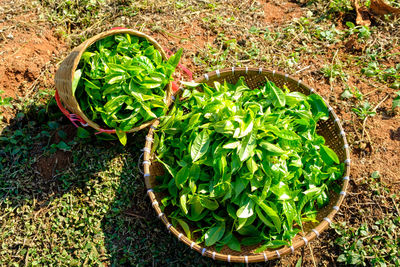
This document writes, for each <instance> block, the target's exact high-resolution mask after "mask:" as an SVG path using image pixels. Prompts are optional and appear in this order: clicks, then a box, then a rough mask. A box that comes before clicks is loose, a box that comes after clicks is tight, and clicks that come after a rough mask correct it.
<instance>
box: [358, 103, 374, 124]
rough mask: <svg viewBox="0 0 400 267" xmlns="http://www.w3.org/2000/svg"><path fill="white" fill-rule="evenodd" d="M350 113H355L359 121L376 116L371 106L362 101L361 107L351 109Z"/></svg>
mask: <svg viewBox="0 0 400 267" xmlns="http://www.w3.org/2000/svg"><path fill="white" fill-rule="evenodd" d="M352 111H353V112H354V113H356V114H357V116H358V117H359V118H360V119H361V120H364V119H365V118H367V117H368V116H370V117H373V116H375V115H376V112H375V111H373V110H372V107H371V104H370V103H369V102H368V101H364V102H362V104H361V105H359V106H357V107H355V108H352Z"/></svg>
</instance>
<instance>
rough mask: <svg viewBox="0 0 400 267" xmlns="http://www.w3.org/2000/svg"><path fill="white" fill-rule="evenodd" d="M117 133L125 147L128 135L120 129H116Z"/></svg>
mask: <svg viewBox="0 0 400 267" xmlns="http://www.w3.org/2000/svg"><path fill="white" fill-rule="evenodd" d="M115 133H116V134H117V136H118V140H119V141H120V142H121V144H122V145H124V146H125V145H126V142H127V137H126V133H125V132H124V131H122V130H120V129H119V128H117V129H115Z"/></svg>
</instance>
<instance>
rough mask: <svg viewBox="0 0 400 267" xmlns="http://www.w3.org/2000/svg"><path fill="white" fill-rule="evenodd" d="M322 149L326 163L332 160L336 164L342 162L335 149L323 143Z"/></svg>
mask: <svg viewBox="0 0 400 267" xmlns="http://www.w3.org/2000/svg"><path fill="white" fill-rule="evenodd" d="M320 151H321V156H322V159H323V160H324V161H325V162H326V164H331V163H332V162H335V163H336V164H339V163H340V162H339V158H338V156H337V155H336V153H335V151H333V150H332V149H330V148H329V147H327V146H324V145H321V150H320Z"/></svg>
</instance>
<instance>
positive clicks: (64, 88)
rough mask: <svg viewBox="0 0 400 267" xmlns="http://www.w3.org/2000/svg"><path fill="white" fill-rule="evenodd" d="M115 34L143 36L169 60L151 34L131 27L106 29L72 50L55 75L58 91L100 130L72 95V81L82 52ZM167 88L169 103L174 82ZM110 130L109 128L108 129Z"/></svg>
mask: <svg viewBox="0 0 400 267" xmlns="http://www.w3.org/2000/svg"><path fill="white" fill-rule="evenodd" d="M115 34H130V35H134V36H138V37H142V38H145V39H147V40H148V41H149V42H150V43H151V44H153V45H154V47H155V48H156V49H157V50H158V51H159V52H160V53H161V55H162V58H163V60H167V56H166V54H165V52H164V49H163V48H162V47H161V46H160V45H159V44H158V43H157V42H156V41H155V40H154V39H153V38H152V37H150V36H148V35H146V34H144V33H141V32H138V31H135V30H130V29H114V30H110V31H106V32H103V33H100V34H98V35H96V36H94V37H92V38H90V39H88V40H86V41H85V42H83V43H82V44H80V45H79V46H77V47H76V48H74V49H73V50H72V52H71V53H70V54H69V55H68V57H66V58H65V59H64V61H63V62H62V63H61V65H60V67H59V68H58V70H57V72H56V75H55V84H56V89H57V92H58V94H59V96H60V98H61V101H62V103H63V104H64V106H65V108H66V109H67V110H68V111H70V112H72V113H74V114H75V115H77V116H78V117H80V118H82V119H83V120H84V121H85V122H86V123H87V124H88V125H89V126H90V127H92V128H94V129H96V130H98V131H104V130H103V129H101V127H100V126H99V125H98V124H97V123H95V122H93V121H91V120H90V119H89V118H88V117H87V116H86V115H85V114H84V113H83V112H82V110H81V108H80V107H79V103H78V101H77V100H76V98H75V97H74V96H73V95H72V81H73V78H74V74H75V70H76V68H77V67H78V64H79V61H80V59H81V56H82V54H83V53H84V52H85V51H86V49H87V48H89V47H90V46H91V45H92V44H94V43H95V42H96V41H98V40H101V39H103V38H105V37H107V36H110V35H115ZM166 90H167V96H166V101H167V105H169V104H170V103H171V95H172V83H171V82H170V83H168V85H167V86H166ZM155 120H156V119H154V120H151V121H148V122H145V123H143V124H142V125H140V126H138V127H135V128H132V129H130V130H129V131H127V132H136V131H139V130H141V129H143V128H146V127H148V126H150V125H151V124H152V123H154V122H155ZM108 131H109V130H108Z"/></svg>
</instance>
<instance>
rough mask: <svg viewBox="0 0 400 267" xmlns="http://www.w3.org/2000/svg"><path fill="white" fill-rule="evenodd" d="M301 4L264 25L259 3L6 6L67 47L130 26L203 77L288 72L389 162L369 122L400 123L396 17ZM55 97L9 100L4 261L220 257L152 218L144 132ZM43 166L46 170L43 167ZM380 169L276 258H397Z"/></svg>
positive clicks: (2, 149) (166, 261) (101, 1)
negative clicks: (89, 122) (80, 118)
mask: <svg viewBox="0 0 400 267" xmlns="http://www.w3.org/2000/svg"><path fill="white" fill-rule="evenodd" d="M272 2H273V3H276V4H277V5H278V6H279V5H280V1H272ZM303 2H304V1H297V2H296V3H297V4H298V5H299V6H301V10H302V13H301V15H300V17H298V18H294V19H290V18H287V19H286V20H284V21H283V22H277V21H274V20H272V22H269V21H268V22H265V21H264V20H263V16H264V11H263V10H264V9H263V5H262V1H253V2H246V1H227V0H225V1H215V0H210V1H195V0H190V1H172V0H167V1H158V0H154V1H147V0H140V1H132V0H118V1H109V0H96V1H92V0H84V1H80V2H78V1H61V2H60V1H54V0H39V1H34V2H32V3H28V2H23V3H22V4H21V5H19V6H18V8H14V9H12V8H11V7H10V8H7V9H6V10H14V11H13V13H12V14H11V15H10V16H17V15H18V14H21V13H24V12H25V13H26V12H32V10H33V11H34V12H35V14H36V15H37V16H39V17H40V19H41V21H44V22H45V23H46V25H48V26H49V27H51V28H54V29H55V32H54V34H55V35H57V36H59V37H60V38H62V39H64V40H66V41H67V45H68V47H69V50H70V49H72V48H73V47H74V46H76V45H77V44H79V43H80V42H81V41H82V40H85V39H87V38H88V37H90V36H93V35H94V34H96V33H100V32H102V31H104V30H107V29H110V28H112V27H115V26H127V27H129V28H134V29H138V30H142V31H144V32H146V33H148V34H151V35H152V36H154V37H155V38H156V39H157V40H159V41H160V42H161V44H162V45H163V46H165V47H168V48H170V49H171V50H175V49H176V48H179V47H181V46H183V47H184V48H185V55H184V58H183V60H182V62H183V64H185V65H188V66H190V67H191V70H193V71H194V73H195V75H196V76H199V75H201V74H203V73H204V72H206V71H210V70H215V69H220V68H224V67H231V66H262V67H265V68H268V69H276V70H279V71H283V72H286V73H289V74H290V75H293V76H295V77H298V78H300V79H302V80H303V81H304V82H306V83H308V84H310V85H311V86H313V87H314V88H316V89H317V92H319V93H321V94H322V95H323V96H324V97H325V98H326V99H328V100H329V102H330V104H331V105H332V106H333V107H335V111H337V112H338V113H339V116H340V117H341V119H342V121H343V123H344V127H345V129H346V132H347V133H348V140H349V142H350V145H351V147H352V149H353V153H352V157H353V158H355V160H356V161H358V162H359V163H360V164H361V163H362V162H364V161H365V160H371V161H373V160H375V161H379V156H380V155H379V153H378V152H377V153H376V154H373V153H372V154H371V153H370V154H368V153H366V152H365V151H364V150H365V147H366V145H367V147H368V145H369V144H371V145H372V144H374V145H375V146H377V147H379V146H380V144H379V143H376V142H377V141H376V140H377V139H374V137H373V136H372V137H371V136H370V135H369V134H368V132H369V131H370V125H373V124H372V122H374V123H376V122H377V121H379V120H381V119H382V118H383V117H384V118H386V119H390V120H392V121H393V123H394V125H395V126H396V127H399V126H397V124H395V123H396V122H397V121H396V119H397V120H398V116H399V114H398V107H397V108H396V107H395V108H393V109H392V102H393V103H398V102H396V101H395V100H396V99H397V101H398V93H397V94H396V92H397V91H398V89H399V87H398V84H400V69H399V67H398V64H399V63H400V54H399V50H398V47H399V46H400V35H399V29H400V27H399V26H400V22H399V19H397V20H396V19H390V18H376V19H375V20H374V21H373V23H372V24H371V26H369V27H362V26H356V25H355V24H354V23H355V12H354V10H353V8H352V6H351V1H349V0H334V1H330V2H329V3H327V2H326V1H322V0H314V1H307V2H305V3H303ZM390 2H391V3H392V4H393V6H396V5H397V6H398V5H399V2H398V1H390ZM2 5H3V3H2ZM4 5H5V4H4ZM286 9H287V7H285V6H284V7H283V10H286ZM299 9H300V8H299ZM282 16H284V12H282ZM347 43H348V44H351V45H349V48H347V47H346V44H347ZM396 49H397V50H396ZM66 55H67V54H63V55H61V58H60V59H62V58H63V57H65V56H66ZM56 63H57V62H54V64H56ZM393 63H395V64H393ZM38 87H39V86H38ZM53 94H54V88H46V90H40V91H37V90H36V91H35V94H34V95H32V96H30V97H29V98H26V99H25V98H18V97H17V98H15V99H13V100H12V99H9V98H6V97H4V96H3V97H2V98H1V100H0V111H1V112H2V115H3V116H4V119H2V120H1V122H0V172H1V175H0V246H1V250H0V265H10V266H13V265H15V266H19V265H26V266H34V265H39V266H42V265H56V266H78V265H79V266H81V265H105V266H107V265H113V266H119V265H157V266H158V265H170V266H175V265H193V266H194V265H204V266H205V265H207V266H208V265H213V264H220V263H217V262H214V261H212V260H210V259H208V258H203V257H201V255H200V254H198V253H196V252H194V251H191V250H190V248H188V247H187V246H185V245H184V244H183V243H181V242H179V241H178V240H177V239H176V238H175V237H174V236H172V235H169V234H168V232H167V231H166V230H165V227H164V226H163V224H162V223H161V222H160V221H159V220H158V219H157V218H156V216H155V212H154V211H153V209H152V207H151V205H150V204H149V203H148V202H149V201H148V199H147V196H146V193H145V186H144V182H143V177H142V176H141V175H140V173H139V169H138V162H139V158H140V154H141V152H140V149H141V148H142V147H143V139H144V135H145V132H141V133H138V134H136V135H134V136H131V137H130V139H129V140H128V144H129V146H127V147H126V148H123V147H122V146H120V145H118V143H117V142H116V141H104V140H99V139H98V138H96V137H94V135H93V133H91V137H90V138H86V136H85V135H80V136H81V138H80V137H78V136H77V135H76V130H71V128H72V129H73V127H71V124H70V122H69V121H68V120H67V119H66V118H64V117H63V116H62V114H61V112H59V110H58V108H57V107H56V105H55V101H54V99H52V96H53ZM387 96H388V97H387ZM382 100H384V101H383V102H382ZM389 100H391V101H392V102H390V101H389ZM371 112H372V113H371ZM10 114H11V115H10ZM0 115H1V114H0ZM372 115H375V116H374V117H372ZM6 117H7V118H9V120H6V119H5V118H6ZM367 118H368V119H367ZM375 138H376V137H375ZM385 138H388V137H387V136H385ZM357 151H361V152H357ZM365 155H367V156H365ZM368 155H369V156H368ZM56 159H58V160H59V161H60V162H57V161H56ZM63 159H67V162H61V161H62V160H63ZM44 162H48V166H50V167H49V168H50V170H47V174H46V175H43V173H42V172H43V170H41V169H40V168H38V165H40V164H44ZM45 166H47V165H45ZM60 166H62V168H61V167H60ZM371 168H374V165H373V166H371ZM375 170H376V169H370V172H369V173H368V174H367V176H365V175H362V174H358V176H355V177H352V179H353V180H354V181H355V182H352V188H351V193H349V195H348V197H347V200H346V201H347V202H346V204H345V205H344V208H343V210H341V212H339V214H338V217H337V221H338V223H337V224H336V226H335V228H334V229H330V230H328V231H326V232H325V233H324V234H323V235H322V238H321V239H320V240H319V241H315V242H312V244H311V246H309V247H308V248H307V249H305V250H303V251H300V252H298V253H296V254H295V255H294V256H292V257H286V258H283V259H282V261H278V262H273V263H272V264H276V265H285V266H286V265H289V264H291V265H295V264H296V263H299V264H300V263H301V264H303V266H310V265H312V264H313V263H314V261H317V262H318V264H319V265H321V266H324V265H325V266H329V265H332V264H337V262H339V263H341V264H344V263H347V264H357V265H363V264H365V265H379V264H387V265H388V266H390V265H394V266H396V264H397V265H398V264H399V263H398V259H399V257H400V255H399V246H400V245H399V237H398V236H396V233H398V232H399V219H398V216H399V215H400V214H399V211H398V208H399V207H398V204H397V206H396V205H395V204H393V203H398V200H399V198H398V196H397V195H396V196H393V193H394V192H395V190H396V185H394V184H393V185H390V184H387V183H384V182H383V181H384V180H385V181H388V180H390V179H393V177H390V176H389V175H388V174H386V175H383V174H382V175H380V176H378V177H377V178H373V175H372V173H373V171H375ZM375 176H376V175H374V177H375ZM365 203H372V204H368V205H366V206H363V205H364V204H365ZM360 206H361V207H362V209H363V210H364V213H360V212H359V210H360ZM365 214H371V216H365ZM390 231H392V233H394V234H392V235H390V234H389V233H391V232H390ZM359 240H361V241H359ZM310 251H311V252H313V253H311V252H310ZM383 252H386V253H385V255H383ZM311 255H314V256H315V257H314V256H311Z"/></svg>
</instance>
